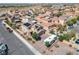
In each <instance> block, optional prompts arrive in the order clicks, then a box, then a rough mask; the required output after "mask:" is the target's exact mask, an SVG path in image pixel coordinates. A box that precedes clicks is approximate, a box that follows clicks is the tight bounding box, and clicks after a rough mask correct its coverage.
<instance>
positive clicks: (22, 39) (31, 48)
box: [3, 22, 41, 55]
mask: <svg viewBox="0 0 79 59" xmlns="http://www.w3.org/2000/svg"><path fill="white" fill-rule="evenodd" d="M3 23H4V24H6V23H5V22H3ZM6 26H7V27H9V28H10V29H12V28H11V27H10V26H9V25H8V24H6ZM12 30H13V29H12ZM13 33H14V34H15V35H16V36H17V37H18V38H19V39H20V40H21V41H22V42H23V43H24V44H25V45H27V46H28V48H29V49H30V50H31V51H32V52H33V53H34V54H35V55H41V53H40V52H39V51H37V50H36V49H35V48H34V47H33V46H32V45H31V44H29V43H28V42H27V41H26V40H25V39H24V38H23V37H22V36H21V35H19V33H17V32H16V31H15V30H13Z"/></svg>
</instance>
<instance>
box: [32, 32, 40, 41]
mask: <svg viewBox="0 0 79 59" xmlns="http://www.w3.org/2000/svg"><path fill="white" fill-rule="evenodd" d="M32 37H33V38H34V39H35V40H36V41H38V40H40V39H41V38H40V36H39V35H38V34H37V33H36V32H34V33H33V34H32Z"/></svg>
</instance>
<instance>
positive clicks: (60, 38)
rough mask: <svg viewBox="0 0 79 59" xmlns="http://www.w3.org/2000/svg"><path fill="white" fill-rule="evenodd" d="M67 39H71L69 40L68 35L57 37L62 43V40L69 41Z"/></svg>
mask: <svg viewBox="0 0 79 59" xmlns="http://www.w3.org/2000/svg"><path fill="white" fill-rule="evenodd" d="M69 39H71V38H70V36H69V35H68V34H63V35H60V36H59V40H60V41H63V40H66V41H69Z"/></svg>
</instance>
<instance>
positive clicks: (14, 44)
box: [0, 21, 34, 55]
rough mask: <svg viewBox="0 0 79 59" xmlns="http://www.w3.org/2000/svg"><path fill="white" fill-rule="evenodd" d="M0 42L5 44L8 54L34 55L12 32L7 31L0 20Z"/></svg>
mask: <svg viewBox="0 0 79 59" xmlns="http://www.w3.org/2000/svg"><path fill="white" fill-rule="evenodd" d="M0 42H2V43H4V44H7V45H8V48H9V55H34V53H33V52H32V51H31V50H30V49H29V48H28V47H27V46H26V45H25V44H24V43H23V42H21V41H20V40H19V38H17V37H16V36H15V35H14V34H13V33H9V32H8V31H7V29H6V28H5V27H4V25H2V22H1V21H0Z"/></svg>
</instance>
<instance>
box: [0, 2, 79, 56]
mask: <svg viewBox="0 0 79 59" xmlns="http://www.w3.org/2000/svg"><path fill="white" fill-rule="evenodd" d="M0 54H1V55H78V54H79V4H75V3H73V4H71V3H70V4H69V3H67V4H66V3H63V4H62V3H58V4H55V3H50V4H49V3H48V4H47V3H46V4H43V3H39V4H14V5H11V4H2V5H1V4H0Z"/></svg>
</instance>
